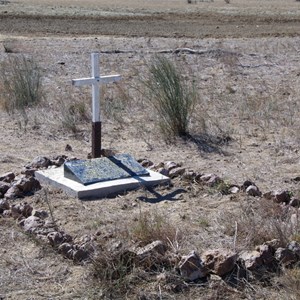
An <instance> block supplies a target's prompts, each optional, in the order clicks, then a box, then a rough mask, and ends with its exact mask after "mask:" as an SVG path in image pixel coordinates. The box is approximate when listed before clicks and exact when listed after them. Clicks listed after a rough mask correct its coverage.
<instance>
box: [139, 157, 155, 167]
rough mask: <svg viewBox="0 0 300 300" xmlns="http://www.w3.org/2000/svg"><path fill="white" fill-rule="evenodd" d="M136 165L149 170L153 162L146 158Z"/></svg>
mask: <svg viewBox="0 0 300 300" xmlns="http://www.w3.org/2000/svg"><path fill="white" fill-rule="evenodd" d="M138 163H140V165H141V166H142V167H144V168H149V167H151V166H153V162H152V161H151V160H149V159H147V158H144V159H139V160H138Z"/></svg>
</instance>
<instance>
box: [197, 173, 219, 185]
mask: <svg viewBox="0 0 300 300" xmlns="http://www.w3.org/2000/svg"><path fill="white" fill-rule="evenodd" d="M200 181H202V182H204V183H205V184H206V185H208V186H210V187H214V186H216V185H218V184H220V183H222V182H223V181H222V179H221V178H220V177H219V176H218V175H215V174H204V175H202V176H201V177H200Z"/></svg>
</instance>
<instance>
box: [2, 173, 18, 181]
mask: <svg viewBox="0 0 300 300" xmlns="http://www.w3.org/2000/svg"><path fill="white" fill-rule="evenodd" d="M15 177H16V175H15V174H14V173H13V172H8V173H5V174H2V175H0V181H3V182H8V183H11V182H12V181H13V180H14V179H15Z"/></svg>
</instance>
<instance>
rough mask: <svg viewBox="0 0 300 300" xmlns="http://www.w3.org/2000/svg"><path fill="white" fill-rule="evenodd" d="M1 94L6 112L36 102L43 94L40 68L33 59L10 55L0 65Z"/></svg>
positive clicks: (24, 107)
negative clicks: (10, 56)
mask: <svg viewBox="0 0 300 300" xmlns="http://www.w3.org/2000/svg"><path fill="white" fill-rule="evenodd" d="M0 77H1V81H2V86H1V94H2V98H3V101H4V103H3V104H4V108H5V110H6V111H7V112H8V113H13V112H14V111H15V110H19V111H21V112H23V113H24V112H25V109H26V108H27V107H30V106H34V105H36V104H38V103H39V102H40V101H41V99H42V96H43V92H42V91H43V90H42V74H41V70H40V68H39V67H38V65H37V64H36V62H34V61H33V60H28V59H26V58H25V57H23V56H22V57H17V56H16V57H12V58H9V59H8V61H7V62H4V63H3V64H2V65H1V70H0Z"/></svg>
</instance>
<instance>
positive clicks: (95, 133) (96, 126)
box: [92, 122, 102, 158]
mask: <svg viewBox="0 0 300 300" xmlns="http://www.w3.org/2000/svg"><path fill="white" fill-rule="evenodd" d="M101 150H102V148H101V122H93V123H92V158H97V157H101Z"/></svg>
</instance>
